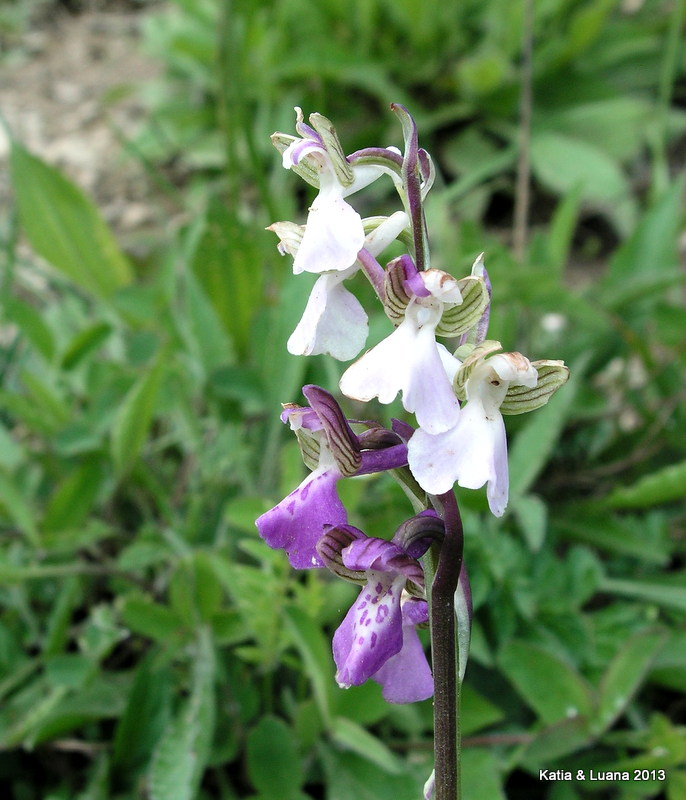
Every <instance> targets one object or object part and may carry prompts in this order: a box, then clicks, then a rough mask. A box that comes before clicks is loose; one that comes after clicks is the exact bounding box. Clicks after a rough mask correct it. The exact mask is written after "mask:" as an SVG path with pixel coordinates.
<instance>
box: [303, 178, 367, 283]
mask: <svg viewBox="0 0 686 800" xmlns="http://www.w3.org/2000/svg"><path fill="white" fill-rule="evenodd" d="M325 176H326V177H327V179H325ZM321 179H322V180H321V182H322V186H321V188H320V191H319V194H318V195H317V197H316V198H315V200H314V202H313V203H312V206H311V207H310V213H309V215H308V217H307V224H306V226H305V234H304V236H303V239H302V242H301V243H300V247H299V248H298V252H297V254H296V256H295V260H294V262H293V272H294V273H296V274H298V273H299V272H317V273H320V272H336V271H339V270H344V269H348V267H350V266H351V265H352V264H354V263H355V260H356V258H357V254H358V253H359V252H360V250H361V249H362V247H363V246H364V227H363V226H362V218H361V217H360V215H359V214H358V213H357V211H355V209H354V208H353V207H352V206H350V205H348V203H346V202H345V200H344V199H343V195H342V187H341V186H340V184H338V182H337V181H336V179H335V176H334V175H329V174H328V172H326V171H324V172H322V173H321Z"/></svg>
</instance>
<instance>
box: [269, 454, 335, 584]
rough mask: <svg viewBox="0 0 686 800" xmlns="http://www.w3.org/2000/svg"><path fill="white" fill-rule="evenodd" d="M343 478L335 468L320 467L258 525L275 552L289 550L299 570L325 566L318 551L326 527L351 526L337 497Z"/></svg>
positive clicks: (294, 565)
mask: <svg viewBox="0 0 686 800" xmlns="http://www.w3.org/2000/svg"><path fill="white" fill-rule="evenodd" d="M340 477H341V476H340V473H339V472H338V470H337V469H336V467H335V466H331V465H329V466H322V467H319V468H318V469H316V470H314V472H311V473H310V474H309V475H308V476H307V478H305V480H304V481H303V482H302V483H301V484H300V486H298V488H297V489H295V491H293V492H291V493H290V494H289V495H288V496H287V497H285V498H284V499H283V500H282V501H281V502H280V503H279V504H278V505H276V506H274V508H272V509H271V511H267V512H266V513H265V514H262V516H261V517H259V518H258V519H257V521H256V523H255V524H256V525H257V529H258V531H259V533H260V536H261V537H262V538H263V539H264V540H265V542H266V543H267V544H268V545H269V546H270V547H272V548H274V549H275V550H285V551H286V553H288V560H289V561H290V563H291V565H292V566H293V567H295V568H296V569H311V568H312V567H322V566H324V564H323V562H322V560H321V558H320V556H319V554H318V553H317V549H316V546H317V542H318V541H319V539H320V538H321V536H322V534H323V533H324V525H345V523H346V522H347V514H346V511H345V508H344V507H343V504H342V503H341V501H340V499H339V497H338V494H337V493H336V483H337V482H338V480H339V479H340Z"/></svg>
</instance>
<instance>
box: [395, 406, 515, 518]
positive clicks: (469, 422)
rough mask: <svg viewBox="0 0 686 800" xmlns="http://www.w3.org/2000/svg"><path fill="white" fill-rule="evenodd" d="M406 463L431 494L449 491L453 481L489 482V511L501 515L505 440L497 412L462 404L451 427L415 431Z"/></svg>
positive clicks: (472, 486) (505, 472)
mask: <svg viewBox="0 0 686 800" xmlns="http://www.w3.org/2000/svg"><path fill="white" fill-rule="evenodd" d="M407 453H408V463H409V465H410V470H411V471H412V474H413V475H414V477H415V478H416V479H417V481H418V482H419V484H420V486H421V487H422V488H423V489H425V490H426V491H427V492H429V493H430V494H443V493H444V492H448V491H450V489H451V488H452V486H453V484H454V483H455V481H457V483H458V484H459V485H460V486H462V487H464V488H465V489H479V488H481V487H482V486H483V485H484V484H485V483H488V491H487V494H488V500H489V505H490V508H491V511H492V512H493V513H494V514H495V515H496V516H497V517H500V516H502V514H503V513H504V511H505V507H506V505H507V495H508V467H507V440H506V438H505V425H504V424H503V418H502V416H501V415H500V414H499V413H498V414H497V415H496V416H495V417H494V418H491V419H489V418H488V417H487V416H486V412H485V410H484V407H483V405H482V404H481V403H480V402H478V401H472V402H469V403H467V404H466V405H465V407H464V408H463V409H462V410H461V412H460V417H459V420H458V422H457V425H455V427H454V428H452V430H449V431H446V432H444V433H439V434H438V435H431V434H429V433H427V432H426V431H424V430H421V429H420V430H418V431H416V432H415V433H414V435H413V436H412V438H411V439H410V441H409V444H408V448H407Z"/></svg>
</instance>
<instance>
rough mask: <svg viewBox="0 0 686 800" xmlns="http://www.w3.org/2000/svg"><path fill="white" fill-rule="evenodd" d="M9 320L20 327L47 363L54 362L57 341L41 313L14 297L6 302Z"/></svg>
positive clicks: (6, 313)
mask: <svg viewBox="0 0 686 800" xmlns="http://www.w3.org/2000/svg"><path fill="white" fill-rule="evenodd" d="M4 306H5V315H6V316H7V319H9V320H11V321H12V322H14V323H15V324H16V325H18V326H19V328H20V330H21V332H22V333H23V334H24V336H25V337H26V338H27V339H28V341H29V342H31V344H32V345H33V347H34V348H35V349H36V350H37V351H38V352H39V353H40V354H41V355H42V356H43V358H44V359H45V360H46V361H52V357H53V355H54V353H55V340H54V338H53V335H52V331H51V330H50V328H49V327H48V326H47V325H46V323H45V320H44V319H43V317H42V315H41V313H40V311H39V310H38V309H37V308H34V306H32V305H29V304H28V303H23V302H22V301H21V300H17V299H16V298H13V297H8V298H6V300H5V302H4Z"/></svg>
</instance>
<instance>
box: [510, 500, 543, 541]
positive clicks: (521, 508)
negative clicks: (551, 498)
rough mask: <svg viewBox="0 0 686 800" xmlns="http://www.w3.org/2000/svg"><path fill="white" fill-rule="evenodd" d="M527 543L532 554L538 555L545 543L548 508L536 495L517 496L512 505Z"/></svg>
mask: <svg viewBox="0 0 686 800" xmlns="http://www.w3.org/2000/svg"><path fill="white" fill-rule="evenodd" d="M511 508H512V511H513V512H514V514H515V516H516V517H517V521H518V522H519V527H520V528H521V529H522V533H523V534H524V538H525V539H526V543H527V545H528V546H529V550H531V552H532V553H537V552H538V551H539V550H540V549H541V547H542V546H543V542H544V541H545V532H546V527H547V524H548V507H547V506H546V504H545V503H544V502H543V500H541V498H540V497H536V496H535V495H532V494H530V495H525V496H523V497H522V496H517V497H515V498H513V501H512V503H511Z"/></svg>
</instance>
